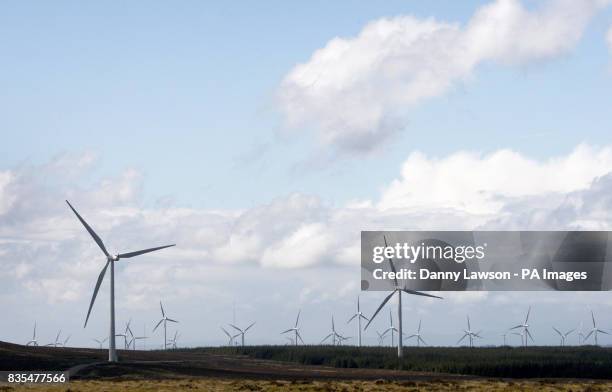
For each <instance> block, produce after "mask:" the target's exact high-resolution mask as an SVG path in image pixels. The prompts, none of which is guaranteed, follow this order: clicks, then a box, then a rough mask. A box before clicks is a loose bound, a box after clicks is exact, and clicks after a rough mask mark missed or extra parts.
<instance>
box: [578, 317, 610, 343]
mask: <svg viewBox="0 0 612 392" xmlns="http://www.w3.org/2000/svg"><path fill="white" fill-rule="evenodd" d="M591 319H593V328H592V329H591V331H590V332H589V333H588V334H587V336H586V337H585V338H584V341H585V342H586V341H587V340H589V338H590V337H591V335H593V336H594V337H595V345H596V346H597V345H598V343H597V334H598V333H603V334H605V335H610V334H609V333H607V332H606V331H604V330H603V329H599V328H597V324H596V323H595V315H594V314H593V311H592V310H591Z"/></svg>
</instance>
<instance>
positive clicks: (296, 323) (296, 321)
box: [294, 309, 302, 328]
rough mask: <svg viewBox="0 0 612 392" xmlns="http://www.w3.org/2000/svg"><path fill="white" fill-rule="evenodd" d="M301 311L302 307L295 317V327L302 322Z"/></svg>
mask: <svg viewBox="0 0 612 392" xmlns="http://www.w3.org/2000/svg"><path fill="white" fill-rule="evenodd" d="M300 313H302V309H300V310H298V315H297V318H296V319H295V327H294V328H297V326H298V323H299V322H300Z"/></svg>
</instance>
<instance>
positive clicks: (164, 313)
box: [159, 301, 166, 317]
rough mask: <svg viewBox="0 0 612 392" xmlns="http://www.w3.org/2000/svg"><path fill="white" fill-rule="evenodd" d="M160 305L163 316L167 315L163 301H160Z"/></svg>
mask: <svg viewBox="0 0 612 392" xmlns="http://www.w3.org/2000/svg"><path fill="white" fill-rule="evenodd" d="M159 307H160V308H161V312H162V317H166V312H164V305H162V303H161V301H159Z"/></svg>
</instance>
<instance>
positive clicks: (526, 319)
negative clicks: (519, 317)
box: [525, 306, 531, 324]
mask: <svg viewBox="0 0 612 392" xmlns="http://www.w3.org/2000/svg"><path fill="white" fill-rule="evenodd" d="M529 313H531V306H530V307H529V309H528V310H527V317H525V324H527V321H528V320H529Z"/></svg>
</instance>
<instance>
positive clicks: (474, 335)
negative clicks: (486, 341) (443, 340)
mask: <svg viewBox="0 0 612 392" xmlns="http://www.w3.org/2000/svg"><path fill="white" fill-rule="evenodd" d="M463 332H464V335H463V336H462V337H461V339H459V341H458V342H457V344H459V343H461V342H462V341H463V339H465V338H468V339H469V342H470V348H471V347H474V338H480V339H482V336H480V332H482V331H478V332H474V331H472V327H471V326H470V316H467V329H464V330H463Z"/></svg>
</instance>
